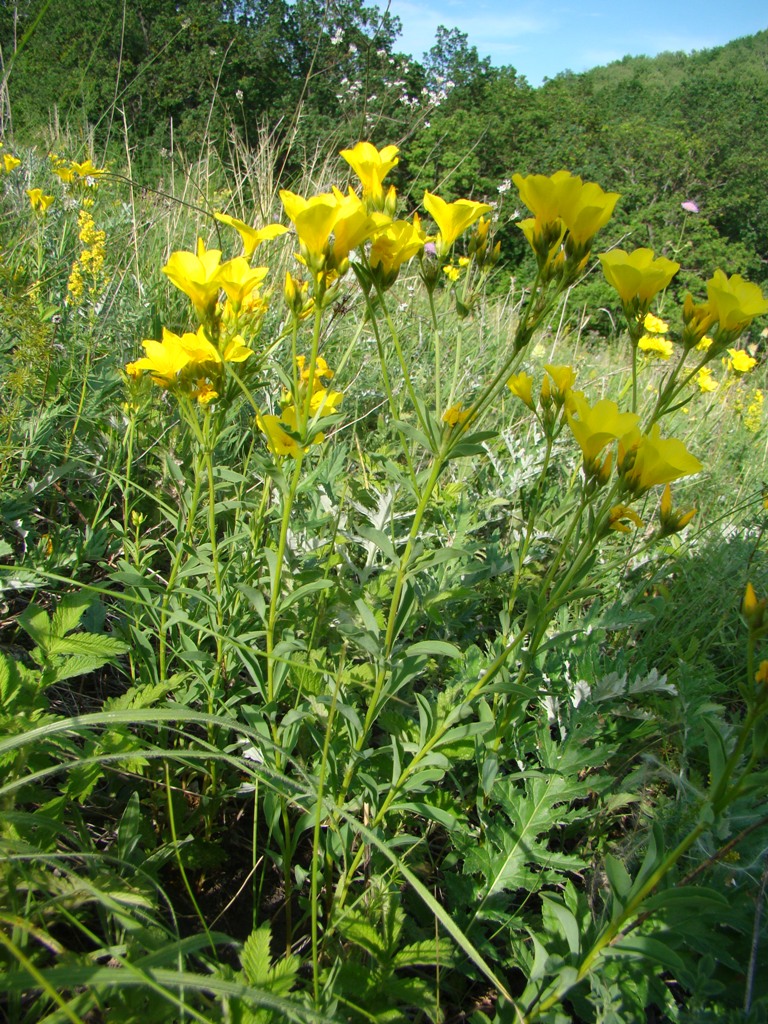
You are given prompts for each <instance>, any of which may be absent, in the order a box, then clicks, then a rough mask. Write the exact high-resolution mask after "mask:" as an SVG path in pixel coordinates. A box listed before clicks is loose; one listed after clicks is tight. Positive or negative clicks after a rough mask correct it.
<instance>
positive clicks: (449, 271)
mask: <svg viewBox="0 0 768 1024" xmlns="http://www.w3.org/2000/svg"><path fill="white" fill-rule="evenodd" d="M443 273H444V274H445V276H446V277H447V278H448V280H449V281H452V282H454V283H455V282H456V281H458V280H459V278H460V277H461V267H455V266H454V265H453V264H452V263H448V264H446V265H445V266H444V267H443Z"/></svg>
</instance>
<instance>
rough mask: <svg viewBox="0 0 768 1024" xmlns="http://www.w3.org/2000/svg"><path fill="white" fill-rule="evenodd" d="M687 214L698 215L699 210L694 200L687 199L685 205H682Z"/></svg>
mask: <svg viewBox="0 0 768 1024" xmlns="http://www.w3.org/2000/svg"><path fill="white" fill-rule="evenodd" d="M680 205H681V206H682V208H683V209H684V210H685V212H686V213H698V212H699V208H698V206H697V205H696V203H694V201H693V200H692V199H686V200H685V202H684V203H680Z"/></svg>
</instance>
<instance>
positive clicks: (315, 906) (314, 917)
mask: <svg viewBox="0 0 768 1024" xmlns="http://www.w3.org/2000/svg"><path fill="white" fill-rule="evenodd" d="M343 654H344V652H343V651H342V657H341V659H340V662H339V666H338V668H337V671H336V683H335V686H334V688H333V696H332V698H331V706H330V708H329V709H328V720H327V722H326V726H325V737H324V739H323V753H322V757H321V759H320V771H319V777H318V780H317V810H316V813H315V827H314V830H313V833H312V872H311V880H310V891H311V897H310V912H311V931H312V982H313V989H314V996H315V1006H319V1003H320V944H319V922H318V912H319V910H320V878H319V874H320V863H319V861H320V831H321V826H322V822H323V809H324V808H323V794H324V790H325V773H326V769H327V767H328V752H329V750H330V747H331V735H332V732H333V724H334V720H335V718H336V704H337V701H338V698H339V690H340V689H341V677H342V672H343V668H344V656H343Z"/></svg>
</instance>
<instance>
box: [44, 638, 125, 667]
mask: <svg viewBox="0 0 768 1024" xmlns="http://www.w3.org/2000/svg"><path fill="white" fill-rule="evenodd" d="M128 649H129V648H128V644H127V643H125V641H124V640H118V639H117V638H116V637H113V636H105V635H104V634H102V633H75V634H74V635H73V636H66V637H59V636H56V637H54V638H53V639H52V640H51V644H50V647H49V650H48V653H49V655H51V656H52V657H53V656H54V655H57V654H79V655H87V656H88V657H91V658H101V659H102V664H105V663H106V662H107V661H110V660H111V659H112V658H117V657H119V656H120V655H121V654H126V653H127V652H128Z"/></svg>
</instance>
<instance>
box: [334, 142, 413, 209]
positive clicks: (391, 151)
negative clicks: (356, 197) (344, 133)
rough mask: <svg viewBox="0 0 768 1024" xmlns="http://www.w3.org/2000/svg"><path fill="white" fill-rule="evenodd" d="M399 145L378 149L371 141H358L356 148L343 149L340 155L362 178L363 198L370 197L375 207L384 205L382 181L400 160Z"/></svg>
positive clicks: (378, 207) (379, 207)
mask: <svg viewBox="0 0 768 1024" xmlns="http://www.w3.org/2000/svg"><path fill="white" fill-rule="evenodd" d="M399 152H400V151H399V150H398V148H397V146H385V147H384V148H383V149H381V150H378V149H376V147H375V146H374V145H373V144H372V143H370V142H358V143H357V145H356V146H355V147H354V149H342V150H341V153H340V155H341V156H342V157H343V158H344V159H345V160H346V161H347V163H348V164H349V166H350V167H351V168H352V170H353V171H354V172H355V174H356V175H357V176H358V178H359V179H360V183H361V184H362V186H363V198H364V199H370V201H371V205H372V206H373V208H374V209H381V208H382V207H383V205H384V188H383V185H382V182H383V181H384V178H386V176H387V175H388V174H389V172H390V171H391V170H392V168H393V167H395V166H396V165H397V164H398V162H399V159H398V156H397V154H398V153H399Z"/></svg>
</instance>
